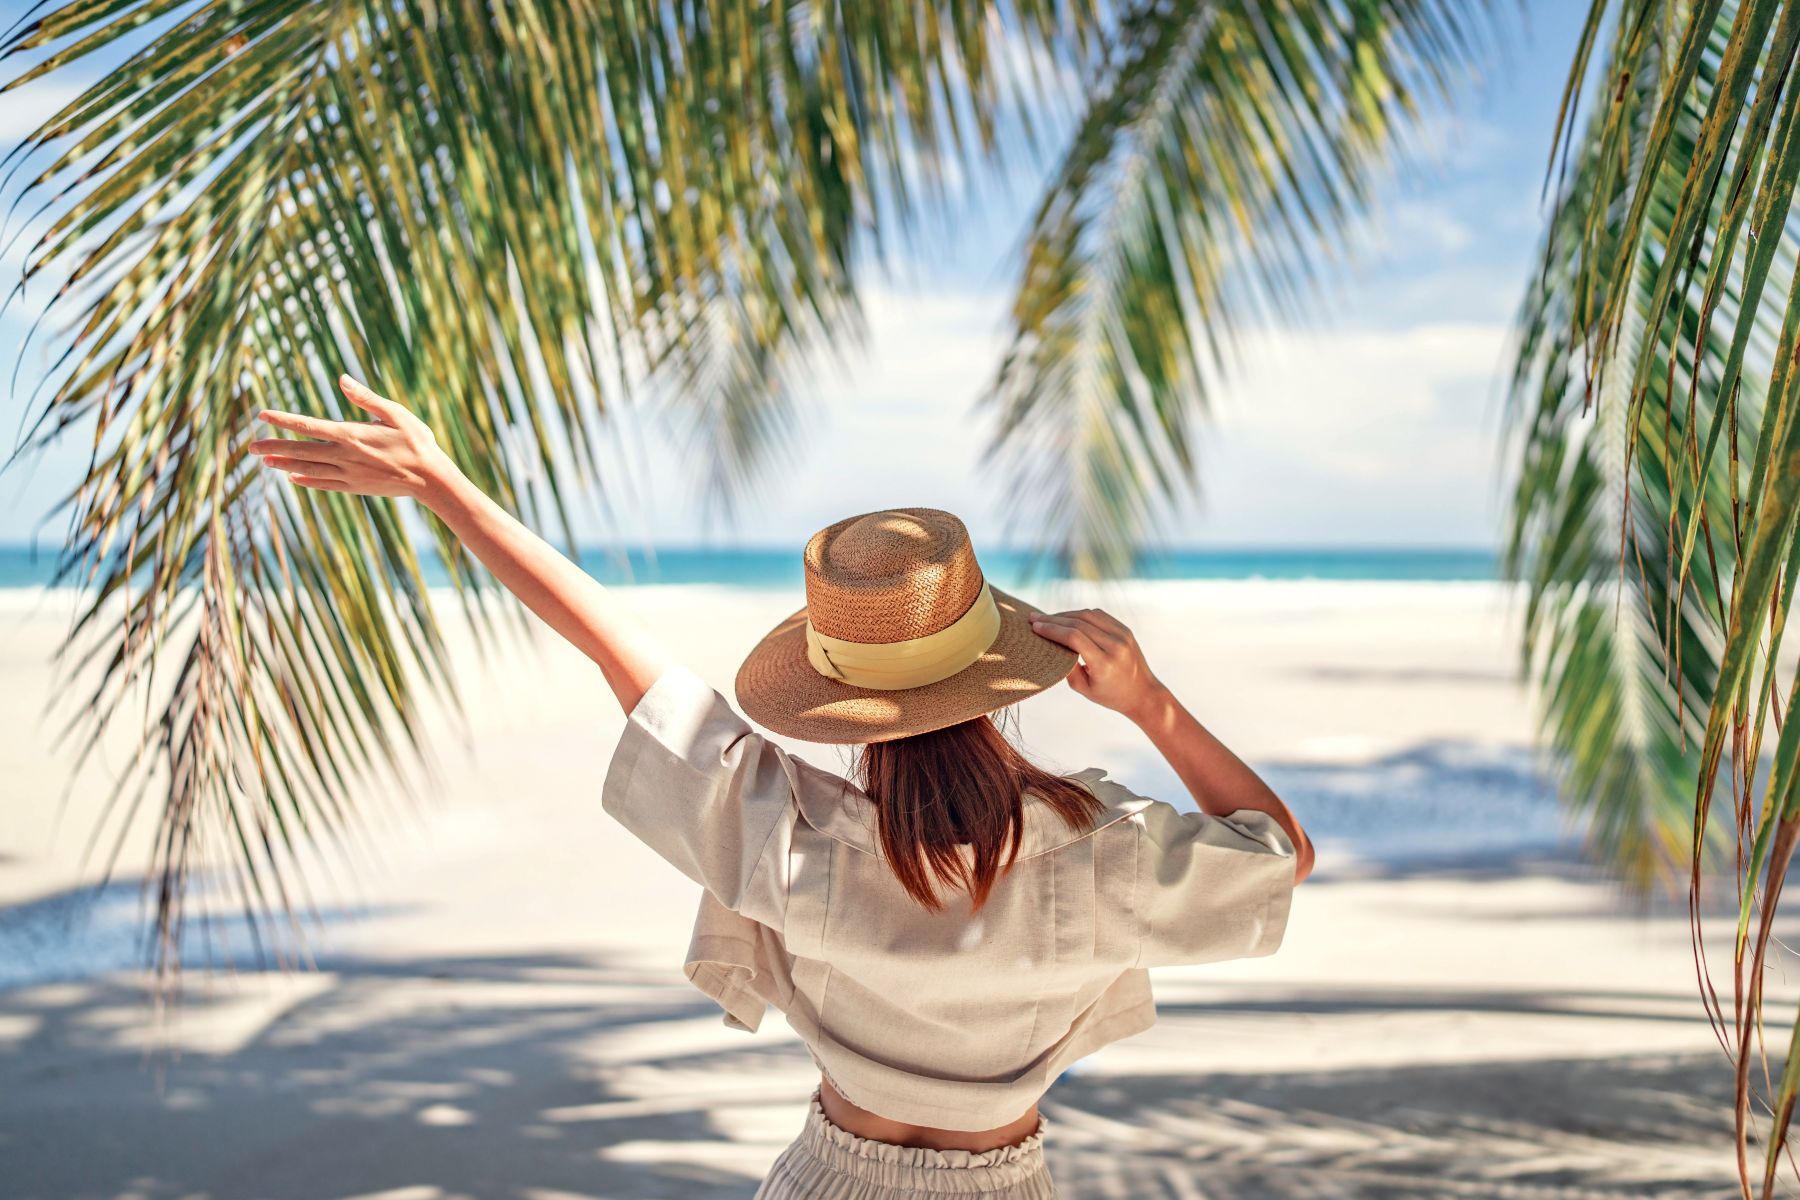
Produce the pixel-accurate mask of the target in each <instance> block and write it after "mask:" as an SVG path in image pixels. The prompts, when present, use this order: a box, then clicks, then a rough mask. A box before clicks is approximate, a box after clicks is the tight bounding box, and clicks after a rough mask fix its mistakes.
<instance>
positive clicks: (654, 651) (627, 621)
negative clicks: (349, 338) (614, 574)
mask: <svg viewBox="0 0 1800 1200" xmlns="http://www.w3.org/2000/svg"><path fill="white" fill-rule="evenodd" d="M338 386H339V387H340V388H342V389H343V392H344V395H345V397H346V398H348V399H349V401H350V403H352V404H354V405H356V406H357V407H358V408H360V409H362V410H363V411H364V412H367V413H368V414H369V415H370V416H371V417H372V418H373V420H372V421H331V420H326V419H324V418H321V417H306V416H300V415H298V414H296V413H287V412H280V411H277V410H273V409H271V410H265V411H263V412H261V413H259V414H258V417H259V418H260V419H261V420H263V421H265V422H267V423H268V424H270V425H273V426H275V427H276V428H278V429H285V430H289V431H290V432H293V433H298V434H301V435H303V437H302V439H301V440H295V439H291V438H267V439H263V440H260V441H255V442H252V443H251V444H250V447H249V449H250V450H251V452H252V453H254V454H258V455H261V456H262V458H263V461H264V462H265V463H266V464H267V465H269V466H271V467H275V468H277V469H279V470H283V471H286V472H288V478H289V479H290V480H292V481H293V482H294V483H295V484H298V485H299V486H301V487H311V488H318V489H320V490H323V491H332V492H353V493H356V494H358V495H363V496H411V497H412V498H413V499H415V500H417V501H418V502H419V503H421V504H423V505H424V506H425V507H426V508H428V509H430V510H431V511H432V512H433V513H436V514H437V516H438V518H439V519H440V520H442V521H443V522H444V524H446V525H448V526H449V527H450V529H451V531H452V532H453V533H455V534H456V536H457V538H458V539H460V540H461V541H462V543H463V544H464V545H465V546H467V547H468V548H469V551H470V552H471V553H472V554H474V555H475V557H476V558H478V559H480V560H481V562H482V564H483V565H484V566H486V567H487V569H488V570H489V571H492V572H493V574H494V577H495V578H496V579H498V580H499V581H500V582H501V583H502V584H504V585H505V586H506V588H507V589H508V590H509V591H511V592H512V593H513V595H515V596H517V597H518V598H519V599H520V600H522V601H523V602H524V603H525V606H526V607H527V608H529V609H530V610H531V611H532V612H534V613H536V614H537V615H538V616H539V617H541V618H542V619H543V621H544V623H545V624H547V625H549V626H550V628H552V629H554V630H556V632H557V633H559V634H561V635H562V636H563V637H564V638H566V639H568V641H569V642H570V643H571V644H572V645H574V647H575V648H576V649H578V650H580V651H581V652H582V653H583V654H585V655H587V656H588V657H589V658H591V659H593V660H594V662H595V663H597V664H599V667H600V672H601V674H602V675H604V676H605V677H606V682H607V684H608V685H609V686H610V687H611V688H612V691H613V695H615V696H617V697H618V700H619V704H620V706H621V707H622V708H623V709H624V710H625V711H626V712H627V713H629V712H630V711H631V710H632V709H634V708H636V707H637V702H638V701H639V700H640V699H641V698H642V697H643V695H644V693H645V692H646V691H648V690H649V688H650V685H651V684H653V683H655V682H656V680H657V679H658V678H659V677H660V676H661V675H662V674H663V672H664V671H666V670H668V669H669V668H670V667H672V666H674V665H675V662H674V660H673V659H672V658H671V657H670V656H669V654H668V652H667V651H666V650H664V649H663V647H662V646H661V644H660V643H658V642H657V641H656V639H655V638H653V637H651V636H650V633H649V631H648V630H646V629H645V628H644V627H643V625H642V623H641V622H639V621H638V619H637V617H636V616H635V615H633V614H632V613H631V612H630V610H628V609H627V608H626V607H625V605H624V604H622V603H621V602H620V601H619V599H618V597H617V596H615V595H613V594H612V593H611V592H610V591H608V590H607V589H606V588H605V587H604V586H602V585H601V584H600V583H599V582H598V581H597V580H595V579H594V578H593V577H592V576H590V575H589V574H588V573H587V572H586V571H583V570H582V569H581V568H580V567H579V566H577V565H576V564H575V563H573V562H571V561H569V559H568V558H567V557H566V556H565V555H564V554H563V553H562V552H561V551H559V550H557V549H556V547H554V546H552V545H550V543H548V542H546V541H545V540H544V539H543V538H541V537H539V536H538V535H537V534H535V533H533V532H532V531H531V530H530V529H528V528H526V527H525V525H524V524H522V523H521V522H520V521H519V520H518V519H517V518H515V517H513V515H512V514H511V513H508V512H507V511H506V510H505V509H503V508H501V507H500V506H499V505H498V504H496V503H495V502H494V500H493V498H492V497H490V496H487V495H486V494H484V493H483V492H482V491H481V489H480V488H477V487H476V486H475V485H474V484H473V483H471V482H469V480H468V478H467V477H466V476H464V475H463V473H462V472H461V471H459V470H457V468H456V464H455V463H453V462H451V461H450V457H449V455H447V454H445V453H444V452H443V450H442V449H441V448H439V446H438V444H437V438H436V437H435V436H434V435H433V434H432V432H431V430H430V428H428V427H427V426H426V424H425V423H424V422H423V421H421V420H419V418H418V417H416V416H414V415H413V414H412V413H411V412H410V411H408V410H407V409H406V408H405V407H404V406H402V405H400V404H397V403H395V402H394V401H392V400H389V399H386V398H385V397H382V396H378V395H376V394H375V393H374V392H372V391H370V390H369V389H368V388H366V387H364V386H363V385H362V384H360V383H358V382H357V381H356V380H354V379H352V378H350V377H349V376H348V375H344V376H340V377H339V379H338Z"/></svg>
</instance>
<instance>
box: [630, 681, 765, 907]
mask: <svg viewBox="0 0 1800 1200" xmlns="http://www.w3.org/2000/svg"><path fill="white" fill-rule="evenodd" d="M782 758H783V751H782V750H781V749H780V747H778V746H776V745H775V744H774V743H772V742H770V741H769V740H768V739H766V738H764V737H763V736H762V735H761V734H758V733H757V732H756V731H755V730H753V729H751V727H750V725H749V724H748V723H747V722H746V721H745V720H744V719H743V718H742V717H740V716H738V715H737V713H736V712H734V711H733V710H732V708H731V706H730V705H729V704H728V703H726V701H725V697H724V696H722V695H720V694H719V692H718V691H716V690H715V689H714V688H712V687H711V686H709V685H708V684H707V683H706V681H705V680H703V679H701V678H700V677H699V676H698V675H696V674H695V673H694V672H692V671H691V670H688V669H687V668H685V667H674V668H671V669H670V670H668V671H666V672H664V673H663V674H662V675H661V676H660V677H658V679H657V681H656V682H655V683H654V684H652V685H651V687H650V689H649V690H648V691H646V692H645V693H644V695H643V698H642V699H640V700H639V701H638V703H637V707H635V708H633V709H632V710H631V713H630V715H629V716H628V717H627V718H626V721H625V731H624V733H622V734H621V735H620V736H619V745H618V748H617V749H616V750H614V751H613V757H612V762H611V764H610V765H609V766H608V767H607V771H606V781H605V783H604V784H603V785H602V788H601V801H600V802H601V807H602V808H604V809H605V810H606V811H607V812H608V813H610V814H611V815H612V816H613V817H614V818H616V819H617V820H618V822H619V823H620V824H621V825H623V826H625V828H626V829H628V830H630V831H631V833H632V834H634V835H635V836H636V837H637V838H639V839H640V840H641V841H643V842H644V843H645V844H646V845H648V846H649V847H650V848H651V849H652V850H654V851H656V852H657V853H658V854H659V855H661V856H662V857H663V858H665V859H667V860H668V861H669V862H670V863H671V864H672V865H673V866H674V867H675V868H676V869H677V870H679V871H680V872H681V873H682V874H684V875H686V876H687V877H688V878H689V879H692V880H693V881H694V882H696V883H698V884H700V885H701V886H702V887H704V888H705V889H706V890H707V891H708V892H711V893H712V895H713V896H714V897H715V898H716V899H717V900H718V901H719V902H720V903H721V904H723V905H725V906H726V907H727V908H729V909H731V910H732V911H734V912H741V913H744V914H745V915H746V916H749V917H751V918H752V919H754V920H757V921H760V922H762V923H764V924H768V925H774V926H776V927H777V928H779V925H780V917H781V913H782V912H783V910H784V909H785V907H786V898H787V878H786V871H785V869H784V863H785V849H786V847H787V846H788V845H789V844H790V843H791V838H792V834H793V821H794V818H795V815H796V814H797V812H798V808H797V805H796V803H795V799H794V793H793V786H792V783H791V781H790V777H789V774H788V771H787V769H786V766H785V765H784V763H783V761H782Z"/></svg>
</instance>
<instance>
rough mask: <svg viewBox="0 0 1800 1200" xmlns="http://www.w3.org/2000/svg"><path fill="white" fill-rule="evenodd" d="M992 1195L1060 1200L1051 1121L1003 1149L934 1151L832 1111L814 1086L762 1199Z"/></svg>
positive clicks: (1003, 1199) (995, 1199)
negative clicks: (1048, 1164) (1047, 1160)
mask: <svg viewBox="0 0 1800 1200" xmlns="http://www.w3.org/2000/svg"><path fill="white" fill-rule="evenodd" d="M925 1196H988V1197H991V1198H992V1200H1054V1198H1055V1196H1056V1186H1055V1185H1054V1184H1052V1183H1051V1182H1050V1172H1049V1171H1048V1170H1046V1169H1045V1167H1044V1121H1043V1118H1042V1117H1041V1116H1040V1117H1039V1118H1038V1129H1037V1132H1036V1133H1034V1134H1032V1135H1031V1136H1030V1137H1028V1138H1026V1139H1025V1140H1024V1141H1022V1142H1019V1143H1017V1144H1016V1145H1012V1146H1002V1147H1000V1148H999V1149H997V1150H983V1151H980V1152H979V1153H977V1152H975V1151H972V1150H927V1149H925V1148H923V1147H918V1146H896V1145H894V1144H892V1143H891V1142H875V1141H870V1140H869V1139H867V1138H860V1137H857V1136H856V1135H855V1134H854V1133H851V1132H850V1131H848V1130H846V1129H839V1128H838V1127H837V1126H836V1125H833V1124H832V1123H831V1122H830V1121H829V1120H827V1119H826V1117H825V1110H824V1109H823V1108H821V1107H820V1106H819V1093H818V1092H817V1091H816V1090H815V1091H814V1092H813V1096H812V1104H811V1107H810V1108H809V1109H808V1111H807V1114H806V1125H805V1126H804V1127H803V1128H802V1129H801V1130H800V1136H799V1137H797V1138H795V1139H794V1141H793V1144H792V1145H790V1146H789V1147H788V1148H787V1149H786V1150H783V1151H782V1152H781V1157H779V1158H777V1159H776V1160H775V1165H774V1166H773V1167H771V1168H770V1169H769V1174H768V1176H767V1178H765V1179H764V1180H763V1185H762V1187H760V1188H758V1189H757V1191H756V1196H755V1200H798V1198H799V1197H806V1200H913V1198H914V1197H925Z"/></svg>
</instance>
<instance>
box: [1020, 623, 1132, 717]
mask: <svg viewBox="0 0 1800 1200" xmlns="http://www.w3.org/2000/svg"><path fill="white" fill-rule="evenodd" d="M1031 628H1032V629H1033V630H1035V631H1036V632H1037V633H1039V634H1040V635H1042V636H1044V637H1047V638H1049V639H1050V640H1051V641H1053V642H1055V643H1057V644H1058V645H1061V646H1066V647H1068V648H1069V649H1070V650H1073V651H1075V652H1076V653H1077V654H1079V655H1081V662H1079V663H1077V664H1075V669H1074V670H1073V671H1070V672H1069V686H1070V687H1072V688H1074V689H1075V690H1076V691H1077V692H1078V693H1080V694H1081V695H1083V696H1086V697H1087V698H1088V699H1089V700H1092V701H1093V702H1094V703H1095V704H1098V705H1100V706H1101V707H1103V708H1110V709H1112V710H1113V711H1114V712H1118V713H1123V714H1124V715H1125V716H1127V717H1130V718H1131V719H1132V720H1134V721H1136V720H1139V719H1140V718H1142V717H1144V716H1145V715H1147V714H1148V713H1149V712H1150V710H1151V709H1152V708H1153V707H1154V706H1155V704H1156V701H1157V699H1158V697H1160V696H1161V695H1162V693H1163V685H1162V682H1161V681H1160V680H1159V679H1157V678H1156V676H1155V675H1152V674H1151V673H1150V664H1149V663H1147V662H1145V661H1144V652H1143V650H1142V649H1141V648H1139V646H1138V644H1137V638H1135V637H1133V636H1132V634H1131V630H1129V629H1127V628H1125V625H1124V623H1123V622H1121V621H1120V620H1119V619H1118V618H1117V617H1115V616H1113V615H1112V614H1110V613H1105V612H1102V611H1100V610H1099V609H1097V608H1083V609H1079V610H1077V611H1074V612H1063V613H1039V614H1038V615H1037V616H1035V617H1033V618H1031Z"/></svg>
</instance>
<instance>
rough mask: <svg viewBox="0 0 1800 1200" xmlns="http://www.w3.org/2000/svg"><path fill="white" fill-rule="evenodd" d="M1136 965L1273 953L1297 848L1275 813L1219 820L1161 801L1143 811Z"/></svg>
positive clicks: (1247, 812)
mask: <svg viewBox="0 0 1800 1200" xmlns="http://www.w3.org/2000/svg"><path fill="white" fill-rule="evenodd" d="M1140 816H1141V818H1142V821H1141V824H1140V825H1139V845H1138V905H1137V908H1138V917H1139V923H1140V937H1141V942H1140V945H1139V957H1138V962H1137V964H1136V965H1137V966H1141V967H1154V966H1174V965H1177V964H1193V963H1208V962H1221V961H1223V960H1225V959H1231V958H1257V957H1260V956H1262V955H1267V954H1273V953H1275V950H1276V949H1277V948H1278V947H1279V946H1280V945H1281V939H1282V936H1283V934H1284V933H1286V931H1287V922H1288V909H1289V906H1290V904H1291V903H1292V901H1293V895H1294V865H1295V864H1294V858H1295V855H1294V843H1293V841H1292V839H1290V838H1289V837H1288V835H1287V831H1286V830H1284V829H1283V828H1282V827H1281V826H1280V825H1278V824H1276V822H1275V819H1274V818H1273V817H1271V816H1269V814H1267V813H1264V812H1259V811H1257V810H1255V809H1239V810H1238V811H1236V812H1234V813H1230V814H1228V815H1226V816H1222V817H1215V816H1209V815H1207V814H1206V813H1200V812H1182V811H1181V810H1179V809H1177V808H1175V807H1174V806H1173V805H1170V804H1166V803H1164V802H1162V801H1160V800H1157V801H1153V802H1152V803H1151V804H1150V805H1149V806H1147V807H1146V808H1145V809H1144V810H1143V812H1142V813H1141V814H1140Z"/></svg>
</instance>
